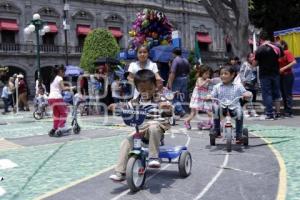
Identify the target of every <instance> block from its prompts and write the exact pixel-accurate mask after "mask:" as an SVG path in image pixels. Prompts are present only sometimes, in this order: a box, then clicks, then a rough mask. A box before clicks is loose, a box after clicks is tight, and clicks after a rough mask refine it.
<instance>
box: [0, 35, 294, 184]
mask: <svg viewBox="0 0 300 200" xmlns="http://www.w3.org/2000/svg"><path fill="white" fill-rule="evenodd" d="M181 54H182V52H181V49H180V48H174V50H173V56H174V58H173V59H172V61H171V62H170V66H169V76H168V80H163V79H162V78H161V75H160V73H159V69H158V67H157V64H156V63H154V62H152V61H151V60H150V59H149V50H148V48H147V46H143V45H141V46H139V47H138V48H137V61H134V62H132V63H130V64H129V66H128V69H127V72H126V73H124V74H122V76H121V77H120V76H117V75H116V74H115V73H114V72H113V70H112V68H111V67H109V66H108V65H107V64H105V65H100V66H98V67H97V68H96V71H95V74H92V75H84V76H81V77H80V78H79V81H78V82H79V84H78V86H72V85H66V84H65V82H64V73H65V67H64V66H63V65H59V66H55V68H54V70H53V78H52V81H51V85H50V91H49V96H46V95H45V92H46V91H45V90H46V88H45V86H44V85H43V83H42V82H39V81H37V83H36V91H37V92H36V98H38V97H44V98H47V100H48V102H49V104H50V105H51V106H52V110H53V128H52V129H51V130H50V133H49V135H50V136H51V135H54V132H55V131H56V130H57V129H59V128H63V127H65V123H66V118H67V110H68V109H67V105H66V103H65V102H66V100H65V97H64V96H63V94H64V91H69V92H74V91H75V92H77V93H78V94H79V95H81V96H82V98H84V97H86V98H87V99H86V100H87V101H89V102H91V101H95V103H96V104H95V105H96V106H97V105H98V104H99V103H103V104H105V105H107V106H108V109H109V110H112V111H114V110H116V109H117V108H118V107H119V108H122V107H124V106H127V105H128V102H130V104H131V105H139V106H145V105H151V106H152V107H151V109H150V110H154V111H155V110H160V109H163V111H164V112H165V113H164V115H163V116H162V117H163V118H164V117H166V116H169V115H170V113H171V112H173V107H174V112H175V114H176V115H178V116H180V117H181V118H183V117H184V116H185V115H186V114H187V113H188V112H189V115H188V116H187V117H186V118H185V119H184V126H185V127H186V128H187V129H188V130H189V129H191V123H190V122H191V120H192V119H193V118H194V117H195V116H196V114H197V113H198V112H204V113H206V114H207V120H206V121H205V122H203V121H202V122H199V123H198V126H201V127H204V128H207V129H211V128H212V130H213V134H214V135H215V136H216V137H219V136H220V134H221V130H220V117H221V115H224V110H222V108H221V107H220V105H219V104H216V103H214V101H213V100H214V99H220V100H222V99H227V100H230V101H234V100H236V99H237V98H238V99H239V101H238V103H237V104H236V106H235V107H234V108H233V109H230V110H229V111H228V112H229V113H230V115H231V116H232V117H235V120H236V143H242V142H243V141H242V140H241V135H242V129H243V118H244V117H245V116H253V117H257V116H258V115H257V113H256V111H255V109H254V107H253V106H250V107H245V109H243V105H245V104H247V102H248V101H250V102H255V101H256V96H257V91H258V89H259V88H261V91H262V100H263V104H264V106H265V116H266V117H265V119H266V120H274V119H279V118H281V117H282V116H285V117H292V116H293V108H292V104H293V103H292V102H293V99H292V88H293V81H294V75H293V71H292V67H293V65H295V64H296V61H295V58H294V57H293V55H292V54H291V52H290V51H289V50H288V46H287V43H286V42H285V41H280V42H277V43H272V42H270V41H268V40H265V41H264V43H262V45H261V46H259V48H258V49H257V50H256V51H255V52H253V53H249V54H248V55H247V56H246V59H245V61H243V62H241V61H240V59H239V58H238V57H232V58H230V59H229V61H228V62H227V63H224V64H223V65H221V66H220V68H218V69H214V70H213V68H212V67H210V66H208V65H199V64H198V65H196V71H197V73H196V83H195V86H194V89H193V91H192V95H191V97H189V92H188V81H189V75H190V72H191V70H192V68H191V66H190V64H189V62H188V61H187V59H185V58H183V57H182V55H181ZM16 88H17V90H16ZM166 90H168V91H172V92H173V93H174V94H175V97H174V99H173V102H172V103H170V102H168V101H166V98H164V96H163V93H164V91H166ZM16 91H18V95H17V96H16ZM1 97H2V99H3V101H4V112H3V114H5V113H7V112H9V111H10V110H9V107H10V106H11V107H12V108H13V109H15V106H16V105H15V102H16V98H18V102H19V106H20V109H24V110H29V106H28V102H27V87H26V83H25V81H24V76H23V75H22V74H19V75H14V76H13V77H10V78H9V79H8V81H7V83H6V84H5V86H4V88H3V90H2V95H1ZM187 102H189V103H187ZM281 102H282V103H283V106H284V112H283V113H280V104H281ZM273 103H274V105H275V111H274V110H273ZM251 105H252V104H251ZM203 123H204V124H203ZM169 125H170V124H169V122H168V121H165V120H164V121H161V119H160V121H157V120H156V119H155V118H150V119H149V120H148V121H147V122H146V123H145V124H144V125H143V127H142V128H141V133H143V137H144V141H145V142H146V143H148V144H149V167H154V168H157V167H160V160H159V158H158V148H159V144H160V141H161V139H162V138H163V134H164V132H165V131H166V130H167V129H168V128H169ZM132 145H133V138H132V135H129V136H128V137H127V138H126V139H125V140H124V141H123V142H122V144H121V152H120V156H119V161H118V164H117V167H116V173H115V174H113V175H112V176H111V177H110V178H111V179H113V180H117V181H120V180H124V178H125V167H126V163H127V159H128V152H129V150H130V149H131V148H132Z"/></svg>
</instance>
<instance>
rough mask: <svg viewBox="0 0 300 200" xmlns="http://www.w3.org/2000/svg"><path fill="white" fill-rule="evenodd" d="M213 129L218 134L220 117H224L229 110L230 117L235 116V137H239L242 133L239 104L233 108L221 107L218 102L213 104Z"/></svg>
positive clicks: (219, 131)
mask: <svg viewBox="0 0 300 200" xmlns="http://www.w3.org/2000/svg"><path fill="white" fill-rule="evenodd" d="M212 108H213V118H214V131H215V132H216V133H217V134H218V135H220V133H221V128H220V119H221V116H222V117H225V116H226V115H227V113H228V112H229V115H230V117H232V118H235V129H236V139H241V137H242V133H243V118H244V117H243V110H242V107H241V106H237V107H236V108H235V109H234V110H231V109H228V108H226V109H223V108H222V107H221V106H220V105H218V104H213V107H212Z"/></svg>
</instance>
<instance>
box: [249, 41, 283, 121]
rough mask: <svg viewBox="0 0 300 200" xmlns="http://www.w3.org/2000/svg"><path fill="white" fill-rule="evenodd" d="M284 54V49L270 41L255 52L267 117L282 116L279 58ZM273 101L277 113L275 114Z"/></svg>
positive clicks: (269, 118)
mask: <svg viewBox="0 0 300 200" xmlns="http://www.w3.org/2000/svg"><path fill="white" fill-rule="evenodd" d="M281 55H283V54H282V49H281V48H280V47H278V46H276V45H275V44H272V43H270V42H269V41H266V42H264V43H263V44H262V45H261V46H260V47H259V48H258V49H257V51H256V52H255V60H256V62H255V64H258V66H259V79H260V83H261V90H262V98H263V104H264V106H265V114H266V119H268V120H272V119H274V117H275V119H276V118H279V117H280V101H281V95H280V76H279V64H278V58H279V57H280V56H281ZM273 102H274V104H275V109H276V113H275V116H274V114H273Z"/></svg>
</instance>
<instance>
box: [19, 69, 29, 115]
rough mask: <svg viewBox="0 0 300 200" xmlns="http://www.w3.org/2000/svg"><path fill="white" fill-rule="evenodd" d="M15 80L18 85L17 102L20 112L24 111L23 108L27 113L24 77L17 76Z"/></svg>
mask: <svg viewBox="0 0 300 200" xmlns="http://www.w3.org/2000/svg"><path fill="white" fill-rule="evenodd" d="M17 78H18V79H19V83H18V92H19V96H18V100H19V107H20V110H21V111H24V108H25V109H26V111H29V105H28V101H27V85H26V83H25V81H24V75H23V74H19V75H18V76H17Z"/></svg>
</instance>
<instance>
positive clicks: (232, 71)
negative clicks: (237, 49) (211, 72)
mask: <svg viewBox="0 0 300 200" xmlns="http://www.w3.org/2000/svg"><path fill="white" fill-rule="evenodd" d="M222 70H225V71H227V72H229V73H230V74H235V73H236V70H235V68H234V66H232V65H227V64H225V65H223V66H222V67H221V68H220V73H221V71H222Z"/></svg>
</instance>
